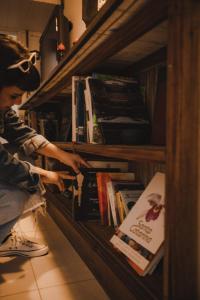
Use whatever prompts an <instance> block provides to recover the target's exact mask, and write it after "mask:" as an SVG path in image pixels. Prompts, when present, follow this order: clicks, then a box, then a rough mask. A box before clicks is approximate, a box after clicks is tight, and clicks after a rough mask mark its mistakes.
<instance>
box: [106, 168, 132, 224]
mask: <svg viewBox="0 0 200 300" xmlns="http://www.w3.org/2000/svg"><path fill="white" fill-rule="evenodd" d="M108 176H109V177H107V181H106V191H107V200H108V202H109V207H110V210H111V216H112V220H113V225H114V227H116V228H117V227H118V226H119V225H120V216H119V212H118V207H117V199H116V192H117V185H119V184H121V185H123V184H125V185H126V184H130V183H132V182H133V181H134V180H135V174H134V173H133V172H118V173H108Z"/></svg>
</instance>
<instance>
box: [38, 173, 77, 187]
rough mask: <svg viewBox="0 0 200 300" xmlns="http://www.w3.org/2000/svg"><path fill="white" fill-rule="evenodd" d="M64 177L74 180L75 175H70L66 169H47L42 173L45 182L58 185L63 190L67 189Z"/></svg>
mask: <svg viewBox="0 0 200 300" xmlns="http://www.w3.org/2000/svg"><path fill="white" fill-rule="evenodd" d="M64 179H70V180H74V179H75V176H72V175H69V173H68V172H64V171H59V172H58V171H54V172H53V171H46V170H45V172H43V174H42V175H41V180H42V182H44V183H51V184H55V185H57V187H58V188H59V190H60V191H61V192H64V190H65V184H64V181H63V180H64Z"/></svg>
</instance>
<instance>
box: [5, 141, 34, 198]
mask: <svg viewBox="0 0 200 300" xmlns="http://www.w3.org/2000/svg"><path fill="white" fill-rule="evenodd" d="M39 179H40V178H39V175H38V174H34V173H32V172H31V171H30V165H29V164H28V163H26V162H24V161H20V160H18V159H17V158H15V157H14V156H13V155H11V154H10V153H9V152H8V151H7V150H6V149H5V148H4V146H3V145H2V144H1V143H0V181H2V182H5V183H8V184H11V185H16V186H18V187H19V188H21V189H25V190H27V191H29V192H30V193H34V192H36V191H37V189H38V183H39Z"/></svg>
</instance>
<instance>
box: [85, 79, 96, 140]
mask: <svg viewBox="0 0 200 300" xmlns="http://www.w3.org/2000/svg"><path fill="white" fill-rule="evenodd" d="M90 78H91V77H87V78H86V79H85V91H84V94H85V107H86V112H87V132H88V137H89V141H88V142H89V143H94V142H93V110H92V96H91V93H90V86H89V81H88V79H90Z"/></svg>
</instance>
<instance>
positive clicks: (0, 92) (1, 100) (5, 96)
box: [0, 86, 24, 110]
mask: <svg viewBox="0 0 200 300" xmlns="http://www.w3.org/2000/svg"><path fill="white" fill-rule="evenodd" d="M23 94H24V91H23V90H21V89H20V88H18V87H17V86H7V87H3V88H2V89H0V110H6V109H8V108H10V107H12V106H13V105H20V104H21V102H22V96H23Z"/></svg>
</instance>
